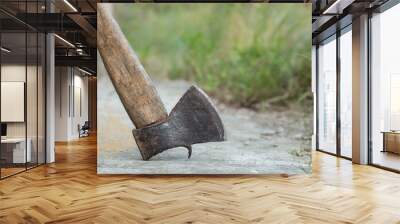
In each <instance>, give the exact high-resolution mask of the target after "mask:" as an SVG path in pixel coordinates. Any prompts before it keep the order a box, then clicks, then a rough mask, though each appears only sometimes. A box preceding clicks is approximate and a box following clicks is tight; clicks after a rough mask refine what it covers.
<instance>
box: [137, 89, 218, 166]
mask: <svg viewBox="0 0 400 224" xmlns="http://www.w3.org/2000/svg"><path fill="white" fill-rule="evenodd" d="M132 132H133V136H134V137H135V140H136V143H137V145H138V147H139V150H140V154H141V155H142V158H143V160H149V159H150V158H151V157H153V156H154V155H157V154H159V153H161V152H163V151H165V150H167V149H170V148H175V147H185V148H187V149H188V153H189V156H188V157H189V158H190V156H191V154H192V147H191V146H192V145H193V144H196V143H205V142H219V141H224V140H225V134H224V126H223V124H222V121H221V118H220V117H219V115H218V112H217V110H216V108H215V107H214V105H213V104H212V102H211V101H210V99H209V97H208V96H207V95H206V93H204V92H203V91H202V90H201V89H199V88H198V87H196V86H191V87H190V88H189V90H187V91H186V93H185V94H184V95H183V96H182V98H181V99H180V100H179V102H178V103H177V104H176V105H175V107H174V109H172V111H171V113H170V114H169V116H168V118H167V119H166V121H164V122H162V123H157V124H154V125H150V126H147V127H144V128H140V129H134V130H133V131H132Z"/></svg>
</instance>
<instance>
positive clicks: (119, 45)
mask: <svg viewBox="0 0 400 224" xmlns="http://www.w3.org/2000/svg"><path fill="white" fill-rule="evenodd" d="M97 47H98V49H99V52H100V55H101V58H102V59H103V62H104V65H105V67H106V69H107V72H108V75H109V77H110V79H111V81H112V83H113V85H114V87H115V90H116V91H117V93H118V95H119V97H120V99H121V101H122V104H123V105H124V107H125V110H126V111H127V113H128V115H129V117H130V119H131V120H132V122H133V123H134V125H135V126H136V128H142V127H145V126H148V125H149V124H153V123H158V122H161V121H163V120H165V119H166V118H167V116H168V114H167V112H166V110H165V108H164V105H163V103H162V101H161V99H160V97H159V95H158V93H157V90H156V89H155V87H154V85H153V84H152V81H151V79H150V77H149V76H148V74H147V73H146V71H145V69H144V68H143V66H142V64H141V63H140V61H139V58H138V57H137V55H136V53H135V52H134V50H133V49H132V48H131V47H130V45H129V43H128V41H127V40H126V38H125V36H124V34H123V33H122V31H121V29H120V27H119V25H118V23H117V22H116V21H115V20H114V18H113V16H112V15H111V12H110V11H109V10H108V9H107V8H106V6H105V5H104V4H98V6H97ZM100 91H101V90H100Z"/></svg>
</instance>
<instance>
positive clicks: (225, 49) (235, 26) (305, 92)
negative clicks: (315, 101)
mask: <svg viewBox="0 0 400 224" xmlns="http://www.w3.org/2000/svg"><path fill="white" fill-rule="evenodd" d="M310 7H311V5H310V4H117V6H116V7H115V11H114V12H115V15H116V17H117V19H118V21H119V23H120V25H121V28H122V30H123V32H124V33H125V35H126V36H127V38H128V40H129V42H130V43H131V44H132V47H133V49H134V50H135V51H136V52H137V54H138V55H139V58H140V59H141V61H142V63H143V64H144V66H145V68H146V70H147V71H148V73H149V74H150V75H151V76H152V77H168V78H170V79H186V80H191V81H195V82H196V83H197V84H198V85H199V86H201V87H202V88H203V89H204V90H205V91H207V92H208V93H209V94H212V95H213V96H215V97H217V98H219V99H220V100H222V101H224V102H227V103H231V104H237V105H240V106H246V107H253V106H255V105H256V104H258V103H260V102H274V103H280V104H282V103H283V104H288V103H291V102H302V103H304V102H308V101H310V98H311V93H310V86H311V59H310V58H311V9H310Z"/></svg>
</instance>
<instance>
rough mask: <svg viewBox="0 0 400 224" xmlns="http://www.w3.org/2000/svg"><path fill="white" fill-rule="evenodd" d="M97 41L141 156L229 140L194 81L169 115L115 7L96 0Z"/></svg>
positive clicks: (143, 157)
mask: <svg viewBox="0 0 400 224" xmlns="http://www.w3.org/2000/svg"><path fill="white" fill-rule="evenodd" d="M97 12H98V14H97V47H98V50H99V52H100V55H101V58H102V59H103V62H104V65H105V68H106V70H107V72H108V75H109V77H110V79H111V82H112V83H113V85H114V87H115V90H116V92H117V94H118V96H119V98H120V99H121V102H122V104H123V106H124V108H125V110H126V112H127V113H128V116H129V118H130V119H131V121H132V122H133V124H134V125H135V127H136V129H134V130H133V131H132V133H133V136H134V138H135V141H136V144H137V145H138V148H139V151H140V154H141V156H142V159H143V160H149V159H150V158H151V157H153V156H154V155H157V154H159V153H161V152H163V151H165V150H167V149H171V148H175V147H185V148H187V150H188V158H190V156H191V154H192V145H193V144H196V143H205V142H219V141H224V140H225V134H224V126H223V124H222V121H221V118H220V117H219V115H218V112H217V110H216V108H215V106H214V105H213V104H212V102H211V100H210V98H209V97H208V96H207V95H206V93H204V92H203V91H202V90H201V89H200V88H198V87H196V86H191V87H190V88H189V89H188V90H187V91H186V93H185V94H184V95H183V96H182V97H181V98H180V100H179V101H178V103H177V104H176V105H175V107H174V108H173V109H172V111H171V113H170V114H169V115H168V113H167V111H166V109H165V108H164V105H163V103H162V101H161V99H160V97H159V95H158V93H157V90H156V88H155V87H154V85H153V83H152V81H151V79H150V77H149V76H148V74H147V73H146V71H145V69H144V68H143V66H142V64H141V63H140V61H139V58H138V57H137V55H136V53H135V52H134V51H133V49H132V48H131V47H130V45H129V43H128V41H127V40H126V38H125V36H124V35H123V33H122V31H121V29H120V28H119V25H118V23H117V22H116V21H115V20H114V18H113V17H112V15H111V12H110V11H109V10H108V9H107V8H106V7H105V6H104V5H103V4H98V5H97Z"/></svg>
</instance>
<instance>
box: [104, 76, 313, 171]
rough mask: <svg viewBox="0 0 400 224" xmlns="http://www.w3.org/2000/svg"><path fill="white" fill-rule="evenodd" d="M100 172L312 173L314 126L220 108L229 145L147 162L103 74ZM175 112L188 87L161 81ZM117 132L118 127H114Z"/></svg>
mask: <svg viewBox="0 0 400 224" xmlns="http://www.w3.org/2000/svg"><path fill="white" fill-rule="evenodd" d="M98 85H99V90H101V92H99V93H98V97H99V104H98V108H99V109H98V110H99V112H98V114H99V131H98V134H99V135H98V136H99V143H98V148H99V154H98V172H99V173H124V174H125V173H130V174H153V173H158V174H248V173H263V174H265V173H289V174H297V173H307V172H309V171H310V162H311V156H310V146H311V140H310V137H309V136H310V135H311V131H312V124H311V123H310V121H309V120H307V119H305V118H304V117H303V116H302V115H301V113H299V112H294V111H280V112H278V111H269V112H263V113H257V112H254V111H252V110H248V109H236V108H231V107H227V106H224V105H221V104H217V107H218V109H219V111H220V114H221V117H222V120H223V123H224V125H225V129H226V133H227V141H226V142H219V143H207V144H197V145H194V146H193V154H192V158H191V159H189V160H188V159H187V151H186V149H183V148H177V149H171V150H168V151H166V152H164V153H161V154H159V155H157V156H155V157H153V158H152V159H151V161H142V160H141V159H140V155H139V152H138V150H137V146H136V144H135V142H134V140H133V137H132V135H131V129H132V128H134V127H133V126H132V124H131V122H130V120H129V118H128V117H127V115H126V112H125V111H124V109H123V108H122V105H121V103H120V101H119V99H118V97H117V95H116V94H115V91H114V89H113V88H112V86H111V83H110V81H109V80H108V77H107V76H104V75H99V77H98ZM156 86H157V89H158V90H159V93H160V96H161V98H162V100H163V102H164V104H165V106H166V107H167V110H168V111H170V110H171V109H172V108H173V106H174V105H175V104H176V103H177V101H178V99H179V98H180V96H182V95H183V93H184V92H185V91H186V90H187V89H188V88H189V86H190V84H189V83H187V82H185V81H162V82H156ZM116 126H117V127H118V128H115V127H116Z"/></svg>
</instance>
